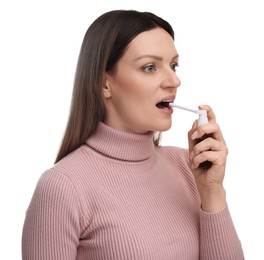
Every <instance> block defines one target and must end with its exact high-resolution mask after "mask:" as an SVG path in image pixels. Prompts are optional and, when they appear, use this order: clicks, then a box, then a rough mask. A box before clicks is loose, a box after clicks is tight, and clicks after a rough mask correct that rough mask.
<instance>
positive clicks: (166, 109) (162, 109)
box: [155, 95, 175, 115]
mask: <svg viewBox="0 0 264 260" xmlns="http://www.w3.org/2000/svg"><path fill="white" fill-rule="evenodd" d="M174 100H175V96H174V95H170V96H166V97H164V98H162V99H160V100H159V101H158V102H157V103H156V104H155V105H156V108H157V109H158V110H159V111H160V112H162V113H166V114H167V115H168V114H169V115H171V114H172V113H173V109H172V107H171V106H168V107H165V106H164V107H158V106H157V104H158V103H160V102H164V101H168V102H170V103H172V102H174Z"/></svg>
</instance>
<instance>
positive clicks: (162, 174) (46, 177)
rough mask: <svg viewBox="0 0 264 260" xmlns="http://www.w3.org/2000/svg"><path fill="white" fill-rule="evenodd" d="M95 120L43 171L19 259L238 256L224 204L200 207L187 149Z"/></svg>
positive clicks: (213, 259)
mask: <svg viewBox="0 0 264 260" xmlns="http://www.w3.org/2000/svg"><path fill="white" fill-rule="evenodd" d="M152 137H153V136H152V134H145V135H136V134H129V133H124V132H121V131H117V130H114V129H112V128H110V127H108V126H106V125H104V124H102V123H101V124H100V125H99V127H98V129H97V132H96V134H94V135H93V136H92V137H90V138H89V139H88V140H87V142H86V144H85V145H83V146H81V147H80V148H78V149H77V150H75V151H74V152H73V153H71V154H70V155H68V156H67V157H65V158H64V159H62V160H61V161H60V162H59V163H57V164H56V165H55V166H54V167H52V168H51V169H49V170H47V171H46V172H45V173H43V174H42V176H41V178H40V180H39V182H38V184H37V187H36V190H35V192H34V194H33V197H32V200H31V203H30V205H29V208H28V210H27V214H26V218H25V224H24V229H23V237H22V255H23V260H73V259H77V260H91V259H94V260H169V259H170V260H172V259H173V260H198V259H199V260H205V259H208V260H218V259H219V260H220V259H222V260H242V259H244V257H243V252H242V248H241V244H240V241H239V238H238V236H237V234H236V231H235V228H234V225H233V223H232V219H231V216H230V214H229V211H228V208H225V209H223V210H222V211H221V212H218V213H214V214H209V213H205V212H203V211H202V210H201V209H200V201H199V196H198V193H197V189H196V185H195V182H194V179H193V176H192V173H191V172H190V170H189V168H188V153H187V151H186V150H185V149H181V148H175V147H155V146H154V145H153V141H152Z"/></svg>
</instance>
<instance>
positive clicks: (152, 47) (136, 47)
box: [124, 28, 177, 58]
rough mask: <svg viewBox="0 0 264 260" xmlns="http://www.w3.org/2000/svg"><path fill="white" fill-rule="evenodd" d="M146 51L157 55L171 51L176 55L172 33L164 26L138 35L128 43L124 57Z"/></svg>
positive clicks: (141, 53)
mask: <svg viewBox="0 0 264 260" xmlns="http://www.w3.org/2000/svg"><path fill="white" fill-rule="evenodd" d="M146 53H149V54H155V55H162V54H165V53H166V54H169V53H171V55H172V56H175V55H176V54H177V51H176V48H175V45H174V41H173V39H172V37H171V36H170V34H169V33H168V32H166V31H165V30H164V29H162V28H155V29H152V30H149V31H145V32H142V33H140V34H139V35H137V36H136V37H135V38H134V39H133V40H132V41H131V42H130V44H129V45H128V47H127V50H126V52H125V54H124V58H125V57H126V56H131V55H139V56H140V55H144V54H146ZM162 56H163V55H162Z"/></svg>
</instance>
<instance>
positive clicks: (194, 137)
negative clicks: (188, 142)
mask: <svg viewBox="0 0 264 260" xmlns="http://www.w3.org/2000/svg"><path fill="white" fill-rule="evenodd" d="M197 135H198V132H197V131H195V132H194V133H193V134H192V135H191V139H192V140H194V139H196V137H197Z"/></svg>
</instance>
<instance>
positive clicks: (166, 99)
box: [156, 96, 175, 104]
mask: <svg viewBox="0 0 264 260" xmlns="http://www.w3.org/2000/svg"><path fill="white" fill-rule="evenodd" d="M174 100H175V96H167V97H164V98H162V99H161V100H159V101H158V102H157V103H156V104H158V103H160V102H163V101H170V102H171V103H173V102H174Z"/></svg>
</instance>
